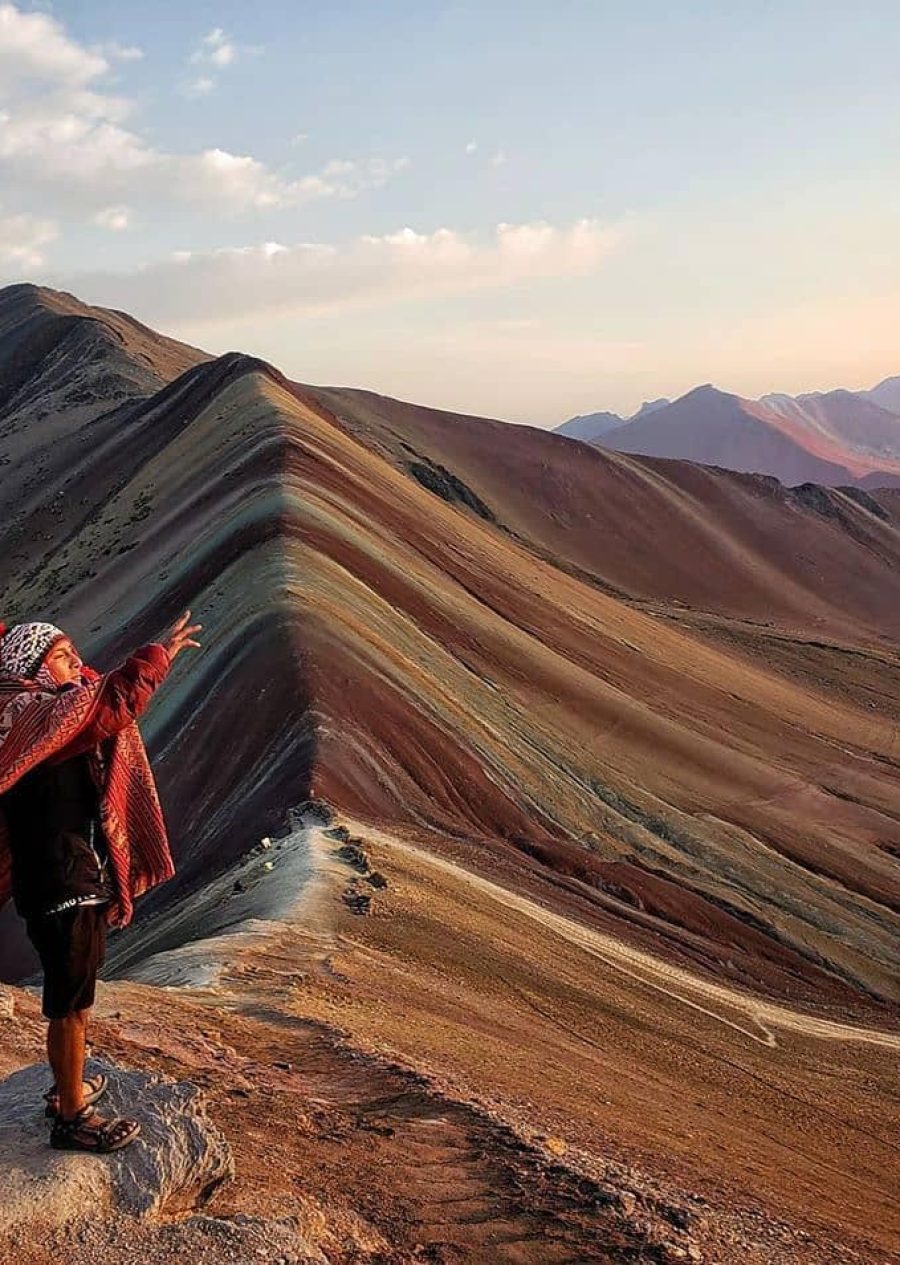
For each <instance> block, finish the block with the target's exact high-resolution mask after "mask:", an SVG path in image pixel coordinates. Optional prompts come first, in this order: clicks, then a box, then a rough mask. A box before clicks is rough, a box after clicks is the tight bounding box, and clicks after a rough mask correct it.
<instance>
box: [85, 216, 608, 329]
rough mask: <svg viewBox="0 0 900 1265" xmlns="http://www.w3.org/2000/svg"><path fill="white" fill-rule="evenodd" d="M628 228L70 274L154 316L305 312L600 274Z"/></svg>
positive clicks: (518, 228)
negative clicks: (129, 270) (602, 266)
mask: <svg viewBox="0 0 900 1265" xmlns="http://www.w3.org/2000/svg"><path fill="white" fill-rule="evenodd" d="M620 238H621V232H620V230H618V229H617V228H614V227H611V226H605V225H602V224H600V223H598V222H597V221H595V220H588V219H585V220H579V221H577V222H576V223H575V224H572V225H570V226H569V227H565V228H558V227H554V226H553V225H551V224H547V223H543V222H539V223H533V224H499V225H498V226H497V228H496V230H495V232H494V234H493V236H492V237H490V238H488V239H487V240H477V239H473V238H471V237H468V236H466V235H465V234H462V233H459V232H456V231H454V230H453V229H448V228H440V229H437V230H436V231H435V232H432V233H416V232H414V231H413V230H412V229H410V228H405V229H403V230H402V231H400V232H397V233H388V234H385V235H383V236H380V237H378V236H371V235H366V236H362V237H359V238H357V239H356V240H354V241H352V242H350V243H348V244H347V245H344V246H335V245H328V244H323V243H314V242H301V243H299V244H297V245H293V246H285V245H282V244H281V243H278V242H266V243H264V244H262V245H254V246H241V247H235V248H231V249H225V250H216V251H212V252H208V253H193V252H190V251H183V252H179V253H178V254H177V255H175V256H174V257H172V258H170V259H167V260H165V261H161V262H158V263H153V264H149V265H147V266H146V267H144V268H141V269H138V270H136V271H133V272H129V273H118V274H112V273H109V274H94V275H91V276H84V275H83V276H80V277H79V276H75V277H68V278H63V279H61V280H60V284H65V285H66V287H67V288H74V289H75V290H76V291H77V292H78V293H79V294H82V295H84V296H85V297H89V298H90V300H91V301H92V302H96V303H101V304H108V305H111V306H114V307H122V306H126V307H128V308H129V310H131V311H134V312H135V313H137V314H139V315H140V316H141V317H142V318H143V319H145V320H149V321H162V322H178V321H191V322H192V323H193V324H208V325H214V324H216V323H217V322H221V321H228V320H233V319H234V318H235V317H242V318H243V317H246V316H252V315H260V314H262V315H264V314H266V313H272V312H291V313H295V314H299V315H313V314H315V313H322V312H332V311H335V310H341V309H353V308H360V307H371V306H378V305H383V304H389V303H395V302H398V301H406V300H420V299H432V298H439V297H443V296H448V295H455V294H465V293H469V292H473V291H478V290H485V289H492V288H493V289H496V288H502V287H505V286H510V285H513V284H516V283H518V282H521V281H527V280H531V279H535V278H541V277H567V276H579V275H585V274H588V273H591V272H594V271H595V270H596V269H597V268H598V267H599V266H600V265H601V264H602V262H603V260H604V259H605V258H606V257H607V256H608V254H609V253H610V251H611V250H613V249H614V248H615V247H616V246H617V245H618V243H619V241H620Z"/></svg>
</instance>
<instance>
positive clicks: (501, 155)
mask: <svg viewBox="0 0 900 1265" xmlns="http://www.w3.org/2000/svg"><path fill="white" fill-rule="evenodd" d="M505 163H506V153H505V151H504V150H502V149H498V150H497V152H496V154H494V155H493V156H492V157H491V166H492V167H503V166H504V165H505Z"/></svg>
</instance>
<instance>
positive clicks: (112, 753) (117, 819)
mask: <svg viewBox="0 0 900 1265" xmlns="http://www.w3.org/2000/svg"><path fill="white" fill-rule="evenodd" d="M190 614H191V612H190V611H189V610H187V611H185V612H184V614H183V615H182V616H181V617H180V618H179V619H178V620H177V622H176V623H175V624H174V625H173V627H172V628H171V630H170V632H169V634H168V636H167V637H166V639H165V641H162V642H157V641H154V642H150V643H148V644H147V645H145V646H141V647H140V649H138V650H135V652H134V653H133V654H132V655H130V656H129V657H128V658H127V659H125V661H124V662H123V663H122V664H121V665H120V666H119V667H117V668H114V669H113V670H112V671H111V672H107V673H105V674H100V673H99V672H95V671H94V669H93V668H91V667H89V666H88V665H87V664H86V663H84V661H83V660H82V658H81V655H80V654H79V653H78V651H77V650H76V648H75V646H74V645H73V644H72V641H71V640H70V638H69V637H68V636H67V635H66V633H64V632H63V631H62V629H60V628H57V627H56V626H55V625H54V624H47V623H23V624H14V625H12V626H11V627H9V628H7V627H6V626H5V625H4V624H2V623H0V907H2V906H3V905H4V904H5V903H6V901H7V899H8V898H9V896H10V895H11V896H12V898H13V901H14V903H15V906H16V909H17V911H18V913H19V914H21V916H22V917H23V918H24V919H25V926H26V930H27V932H28V936H29V939H30V940H31V942H32V944H33V945H34V947H35V949H36V950H37V953H38V956H39V957H40V960H41V965H42V967H43V973H44V983H43V999H42V1004H43V1013H44V1016H45V1018H47V1019H48V1020H49V1021H50V1022H49V1028H48V1031H47V1055H48V1058H49V1062H50V1067H51V1070H52V1072H53V1074H54V1077H55V1084H54V1085H53V1086H52V1087H51V1089H50V1090H48V1092H47V1093H46V1094H45V1098H46V1100H47V1108H46V1114H47V1115H48V1116H50V1117H51V1118H52V1119H53V1125H52V1128H51V1132H50V1144H51V1145H52V1146H54V1147H56V1148H58V1149H65V1150H86V1151H101V1152H105V1151H114V1150H118V1149H119V1148H120V1147H123V1146H127V1145H128V1143H129V1142H132V1141H133V1140H134V1138H135V1137H137V1135H138V1133H139V1132H140V1124H139V1122H138V1121H136V1120H129V1119H113V1120H107V1119H104V1118H103V1117H102V1116H101V1115H99V1113H98V1112H97V1111H96V1110H95V1108H94V1106H93V1104H94V1103H95V1102H96V1101H97V1099H98V1098H100V1096H101V1095H102V1094H103V1092H104V1091H105V1089H106V1077H104V1076H103V1075H102V1074H101V1075H99V1076H95V1077H92V1078H91V1079H90V1080H85V1079H84V1062H85V1050H86V1044H85V1041H86V1035H87V1024H88V1017H89V1014H90V1009H91V1006H92V1005H93V1003H94V993H95V985H96V979H97V971H98V969H99V967H100V966H101V965H102V963H103V960H104V957H105V952H106V931H107V927H108V926H114V927H124V926H126V925H127V924H128V923H129V922H130V921H131V917H132V913H133V908H134V901H135V900H136V899H137V897H138V896H140V895H141V894H142V893H143V892H146V891H148V890H149V889H150V888H151V887H155V886H156V885H157V884H158V883H162V882H165V880H166V879H169V878H171V877H172V875H173V874H174V872H175V867H174V864H173V862H172V856H171V853H170V851H169V842H168V837H167V834H166V826H165V822H164V819H163V814H162V809H161V807H160V803H159V796H158V794H157V790H156V782H155V780H154V777H153V772H152V770H151V768H150V762H149V760H148V758H147V752H146V749H145V747H144V743H143V739H142V738H141V734H140V731H139V729H138V727H137V723H136V721H137V718H138V716H140V715H141V714H142V712H143V711H144V710H145V708H146V707H147V704H148V703H149V701H150V698H151V696H152V695H153V693H154V691H155V690H156V689H157V687H158V686H159V685H161V684H162V682H163V680H164V679H165V677H166V675H167V673H168V671H169V668H170V667H171V664H172V661H173V660H174V658H175V656H176V655H177V654H178V653H179V651H181V650H183V649H184V647H185V646H199V645H200V643H199V642H198V641H194V640H192V635H193V634H194V633H196V632H198V631H199V630H200V628H201V627H202V625H201V624H188V620H189V618H190Z"/></svg>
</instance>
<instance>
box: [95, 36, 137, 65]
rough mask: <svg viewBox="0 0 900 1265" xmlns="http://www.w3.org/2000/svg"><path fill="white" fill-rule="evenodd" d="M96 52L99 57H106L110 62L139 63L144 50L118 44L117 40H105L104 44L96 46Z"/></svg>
mask: <svg viewBox="0 0 900 1265" xmlns="http://www.w3.org/2000/svg"><path fill="white" fill-rule="evenodd" d="M96 51H97V52H98V53H99V54H100V56H101V57H108V58H109V60H110V61H140V60H141V58H142V57H143V56H144V50H143V49H142V48H138V46H137V45H136V44H120V43H119V42H118V40H107V41H106V43H104V44H98V45H97V50H96Z"/></svg>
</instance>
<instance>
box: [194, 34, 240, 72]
mask: <svg viewBox="0 0 900 1265" xmlns="http://www.w3.org/2000/svg"><path fill="white" fill-rule="evenodd" d="M236 60H237V45H236V44H235V43H234V41H233V40H231V39H229V37H228V36H227V35H226V34H225V32H224V31H223V30H222V28H221V27H220V26H217V27H214V28H213V30H211V31H210V33H209V34H208V35H204V37H203V39H202V40H201V41H200V47H199V48H197V49H195V51H194V52H193V53H192V54H191V61H192V62H193V63H194V65H195V66H202V65H212V66H218V67H219V68H220V69H221V68H222V67H223V66H230V65H231V63H232V62H233V61H236Z"/></svg>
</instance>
